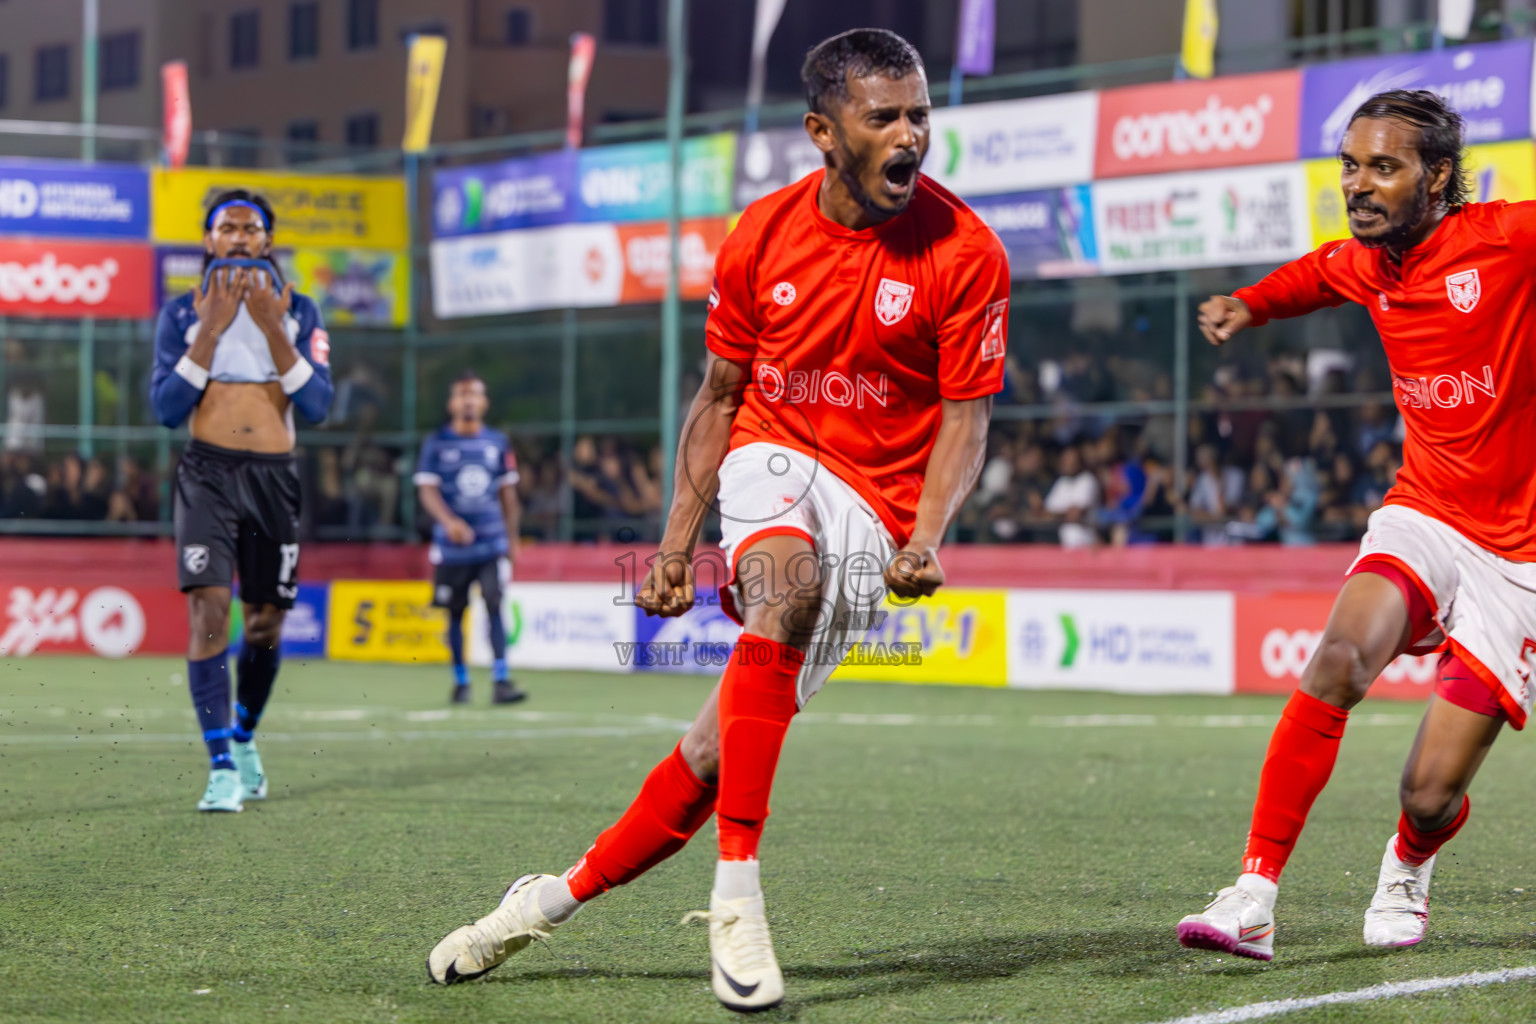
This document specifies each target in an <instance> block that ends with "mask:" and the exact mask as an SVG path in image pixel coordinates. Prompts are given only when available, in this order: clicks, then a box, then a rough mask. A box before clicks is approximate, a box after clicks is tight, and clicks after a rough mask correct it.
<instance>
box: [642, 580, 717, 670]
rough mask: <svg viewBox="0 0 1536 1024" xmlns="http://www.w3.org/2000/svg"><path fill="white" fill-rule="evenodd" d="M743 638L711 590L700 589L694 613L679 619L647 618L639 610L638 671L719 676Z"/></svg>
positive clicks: (683, 615) (691, 612)
mask: <svg viewBox="0 0 1536 1024" xmlns="http://www.w3.org/2000/svg"><path fill="white" fill-rule="evenodd" d="M740 635H741V627H740V626H738V625H736V623H734V622H732V621H731V619H730V617H729V616H727V615H726V614H725V611H724V609H722V608H721V607H720V599H719V595H718V594H717V593H716V592H715V590H714V589H713V588H710V587H699V588H698V599H697V603H695V604H694V606H693V609H692V610H691V611H689V612H686V613H684V614H682V615H679V616H678V617H677V618H675V619H663V618H658V617H656V616H654V615H647V614H645V612H643V611H641V610H640V609H639V608H638V607H636V608H635V641H636V644H635V657H634V661H633V665H634V669H635V671H636V672H697V673H701V674H713V675H719V674H720V670H721V669H723V668H725V663H726V662H727V661H729V660H730V657H731V651H732V650H733V649H734V648H735V646H736V638H737V637H738V636H740Z"/></svg>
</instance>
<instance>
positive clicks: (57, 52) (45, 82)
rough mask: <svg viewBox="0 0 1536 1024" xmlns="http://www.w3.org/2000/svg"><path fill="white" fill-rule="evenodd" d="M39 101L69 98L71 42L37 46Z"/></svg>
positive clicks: (37, 90)
mask: <svg viewBox="0 0 1536 1024" xmlns="http://www.w3.org/2000/svg"><path fill="white" fill-rule="evenodd" d="M35 64H36V67H37V89H36V92H37V102H39V103H44V102H46V101H48V100H67V99H69V44H68V43H58V44H57V45H54V46H39V47H38V48H37V60H36V62H35Z"/></svg>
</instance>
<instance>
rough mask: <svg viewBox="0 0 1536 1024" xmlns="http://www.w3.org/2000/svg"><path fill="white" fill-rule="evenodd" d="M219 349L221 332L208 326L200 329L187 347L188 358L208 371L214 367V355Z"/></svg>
mask: <svg viewBox="0 0 1536 1024" xmlns="http://www.w3.org/2000/svg"><path fill="white" fill-rule="evenodd" d="M218 347H219V332H217V331H215V330H213V329H212V328H210V327H208V326H207V325H206V324H204V325H202V326H200V327H198V329H197V335H196V336H195V337H194V338H193V339H192V344H191V345H189V346H188V347H187V358H188V359H190V360H192V362H194V363H196V364H197V365H198V366H201V367H202V368H203V369H205V370H208V369H211V368H212V367H213V353H214V351H215V350H216V349H217V348H218Z"/></svg>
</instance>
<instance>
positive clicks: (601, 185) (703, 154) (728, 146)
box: [576, 132, 736, 221]
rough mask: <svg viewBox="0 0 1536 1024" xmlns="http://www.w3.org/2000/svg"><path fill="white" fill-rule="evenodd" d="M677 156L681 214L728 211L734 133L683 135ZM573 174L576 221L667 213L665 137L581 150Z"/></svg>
mask: <svg viewBox="0 0 1536 1024" xmlns="http://www.w3.org/2000/svg"><path fill="white" fill-rule="evenodd" d="M682 159H683V181H682V197H683V216H684V217H711V216H717V215H719V214H724V213H730V212H731V181H732V178H733V176H734V174H735V169H736V166H735V165H736V133H735V132H721V133H719V134H716V135H700V136H697V137H695V138H691V139H684V140H683V153H682ZM576 177H577V188H576V197H577V207H578V214H577V218H578V219H579V220H584V221H623V220H663V219H665V218H666V216H667V195H668V188H667V181H668V177H667V144H666V143H665V142H635V143H628V144H626V145H622V146H598V147H595V148H593V149H583V150H581V151H580V155H579V156H578V158H577V162H576Z"/></svg>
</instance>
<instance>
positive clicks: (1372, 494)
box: [1349, 441, 1401, 531]
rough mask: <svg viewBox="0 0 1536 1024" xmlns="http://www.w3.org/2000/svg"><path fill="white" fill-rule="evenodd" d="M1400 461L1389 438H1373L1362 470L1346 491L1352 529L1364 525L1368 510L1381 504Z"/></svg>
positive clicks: (1394, 481)
mask: <svg viewBox="0 0 1536 1024" xmlns="http://www.w3.org/2000/svg"><path fill="white" fill-rule="evenodd" d="M1399 466H1401V463H1400V462H1399V461H1398V458H1397V451H1396V449H1395V448H1394V447H1393V445H1392V442H1390V441H1377V442H1376V443H1375V444H1374V445H1372V446H1371V451H1370V454H1369V455H1367V456H1366V458H1365V472H1363V473H1361V474H1360V475H1359V476H1358V477H1356V478H1355V484H1354V490H1353V493H1352V494H1351V495H1350V502H1349V503H1350V514H1351V515H1352V516H1353V518H1354V527H1355V529H1356V530H1362V531H1363V530H1364V529H1365V521H1366V519H1367V517H1369V516H1370V514H1371V512H1372V511H1374V510H1375V509H1377V508H1379V507H1380V506H1381V503H1382V501H1383V500H1385V498H1386V496H1387V491H1388V490H1390V489H1391V487H1392V485H1393V484H1394V483H1396V482H1397V470H1398V468H1399Z"/></svg>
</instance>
